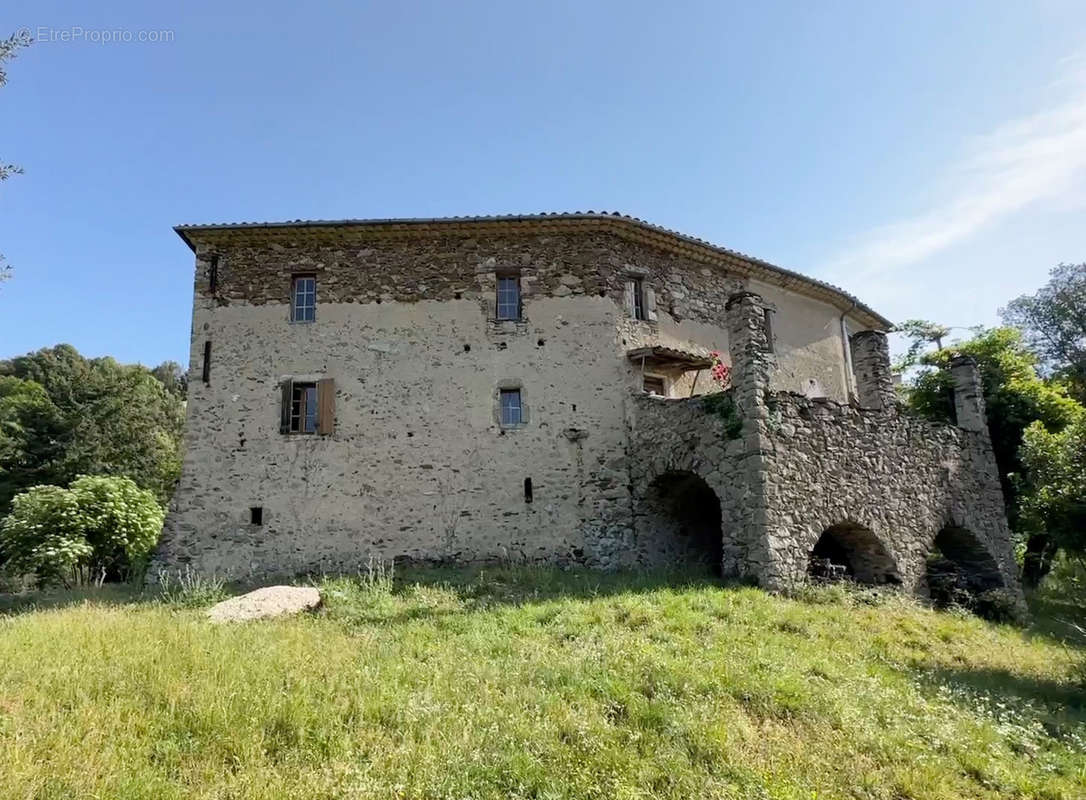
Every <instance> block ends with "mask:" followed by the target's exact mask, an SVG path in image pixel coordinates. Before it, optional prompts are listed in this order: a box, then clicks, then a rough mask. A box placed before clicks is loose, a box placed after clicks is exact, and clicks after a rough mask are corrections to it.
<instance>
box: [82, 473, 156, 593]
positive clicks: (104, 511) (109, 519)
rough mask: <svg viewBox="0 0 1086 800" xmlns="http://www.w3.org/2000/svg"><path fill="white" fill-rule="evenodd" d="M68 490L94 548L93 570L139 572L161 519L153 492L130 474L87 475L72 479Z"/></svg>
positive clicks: (112, 574) (123, 573)
mask: <svg viewBox="0 0 1086 800" xmlns="http://www.w3.org/2000/svg"><path fill="white" fill-rule="evenodd" d="M70 491H71V493H72V494H73V495H74V496H75V498H76V503H77V505H78V507H79V513H80V515H81V516H82V519H83V523H84V526H85V527H84V533H85V535H86V537H87V542H88V544H90V546H91V548H92V549H93V551H94V553H93V557H92V558H93V563H92V568H93V570H94V572H95V573H98V572H100V571H104V572H105V574H106V575H107V576H109V577H111V578H127V577H130V576H131V575H132V574H133V573H136V574H141V573H142V571H143V566H144V565H145V564H146V561H147V558H148V556H149V555H150V554H151V549H152V548H153V547H154V546H155V542H157V541H158V534H159V532H160V531H161V530H162V523H163V520H164V513H163V510H162V506H160V505H159V504H158V501H157V500H156V499H155V495H154V492H152V491H150V490H149V489H141V488H139V487H138V486H137V485H136V484H135V482H134V481H132V480H130V479H129V478H119V477H103V476H98V477H94V476H90V475H83V476H81V477H79V478H77V479H76V480H74V481H72V485H71V488H70Z"/></svg>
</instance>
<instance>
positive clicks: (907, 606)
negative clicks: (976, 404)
mask: <svg viewBox="0 0 1086 800" xmlns="http://www.w3.org/2000/svg"><path fill="white" fill-rule="evenodd" d="M320 586H321V589H322V592H323V595H324V599H325V606H324V609H323V610H322V611H321V612H320V613H318V614H316V615H310V616H305V617H300V618H295V619H288V620H280V621H274V622H264V623H250V624H240V625H228V626H214V625H210V624H209V623H207V622H206V621H205V619H204V618H203V615H202V611H201V610H200V609H188V608H179V607H178V606H177V605H176V604H175V605H170V606H167V605H164V604H162V603H160V602H149V601H140V600H135V599H133V598H131V597H129V598H123V597H106V598H104V599H103V602H97V603H96V602H94V601H93V600H88V599H87V598H86V597H84V596H80V597H79V598H78V599H77V600H76V601H75V604H73V605H69V606H63V605H57V604H54V605H55V607H52V608H46V607H45V605H44V604H43V605H39V607H38V608H36V609H34V610H28V611H23V612H21V613H18V612H14V611H13V612H12V613H9V614H8V615H7V616H4V617H0V754H2V758H0V796H2V797H4V798H9V797H10V798H19V799H20V800H21V799H22V798H43V799H45V798H91V797H96V798H98V797H100V798H118V799H124V798H182V797H184V798H192V797H195V798H217V799H218V798H221V799H223V800H225V798H269V799H270V798H300V799H301V800H309V799H311V798H386V797H388V798H392V797H403V798H498V797H523V798H608V799H609V800H610V798H657V797H659V798H748V797H749V798H788V799H789V800H793V799H794V800H799V799H800V798H802V800H812V798H820V799H821V798H878V799H879V800H903V799H904V798H916V799H917V800H920V799H923V800H928V799H931V800H934V799H935V798H1005V797H1019V798H1047V799H1048V800H1055V799H1056V798H1067V799H1068V800H1070V799H1071V798H1082V797H1084V796H1086V686H1084V683H1083V678H1084V676H1086V671H1084V664H1086V650H1083V649H1082V647H1081V646H1080V645H1079V644H1076V643H1075V642H1074V640H1072V639H1069V638H1068V639H1064V638H1060V637H1058V636H1056V635H1053V634H1049V633H1045V632H1041V631H1038V630H1033V629H1019V628H1013V627H1009V626H997V625H992V624H989V623H986V622H983V621H981V620H979V619H977V618H974V617H971V616H968V615H965V614H948V613H942V612H934V611H930V610H927V609H924V608H921V607H919V606H917V605H916V604H915V603H912V602H911V601H908V600H905V599H902V598H900V597H898V596H895V595H886V594H879V595H875V596H871V595H870V594H867V595H864V594H855V593H849V592H843V591H840V590H838V589H830V590H826V591H819V590H812V591H811V592H810V593H809V594H808V595H806V596H804V597H803V598H792V599H787V598H780V597H774V596H771V595H768V594H766V593H764V592H762V591H759V590H757V589H753V588H746V587H726V586H721V585H719V584H718V582H716V581H714V580H712V579H709V578H705V579H698V578H692V577H690V576H676V575H660V574H657V575H602V574H599V573H592V572H582V571H573V572H561V571H557V570H542V569H485V570H460V571H437V570H413V571H408V572H403V571H400V572H399V573H397V574H395V575H392V574H389V573H388V572H387V571H382V570H380V569H377V568H376V567H374V566H373V565H371V568H370V569H368V570H363V572H362V573H361V574H360V575H359V576H357V577H355V578H340V579H328V580H324V581H322V582H321V584H320Z"/></svg>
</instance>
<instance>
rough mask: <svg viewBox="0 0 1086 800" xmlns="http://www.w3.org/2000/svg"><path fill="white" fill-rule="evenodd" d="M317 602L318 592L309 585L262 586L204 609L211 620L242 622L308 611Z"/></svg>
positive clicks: (319, 602) (316, 604)
mask: <svg viewBox="0 0 1086 800" xmlns="http://www.w3.org/2000/svg"><path fill="white" fill-rule="evenodd" d="M320 604H321V593H320V592H319V591H317V590H316V589H314V588H313V587H312V586H265V587H264V588H263V589H257V590H255V591H252V592H249V593H248V594H243V595H239V596H237V597H231V598H230V599H229V600H223V601H222V602H221V603H218V604H216V605H214V606H212V607H211V608H210V609H208V612H207V616H208V619H210V620H211V621H212V622H244V621H246V620H250V619H269V618H271V617H281V616H284V615H286V614H298V613H301V612H302V611H312V610H313V609H315V608H317V607H318V606H319V605H320Z"/></svg>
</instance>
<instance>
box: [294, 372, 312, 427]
mask: <svg viewBox="0 0 1086 800" xmlns="http://www.w3.org/2000/svg"><path fill="white" fill-rule="evenodd" d="M290 432H291V433H316V432H317V384H315V383H295V384H293V385H292V386H291V395H290Z"/></svg>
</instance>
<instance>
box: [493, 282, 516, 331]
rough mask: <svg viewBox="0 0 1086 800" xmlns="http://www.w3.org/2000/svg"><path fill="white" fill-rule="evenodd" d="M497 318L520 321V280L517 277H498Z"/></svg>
mask: <svg viewBox="0 0 1086 800" xmlns="http://www.w3.org/2000/svg"><path fill="white" fill-rule="evenodd" d="M497 317H498V319H499V320H519V319H520V278H519V277H518V276H516V275H499V276H498V304H497Z"/></svg>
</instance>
